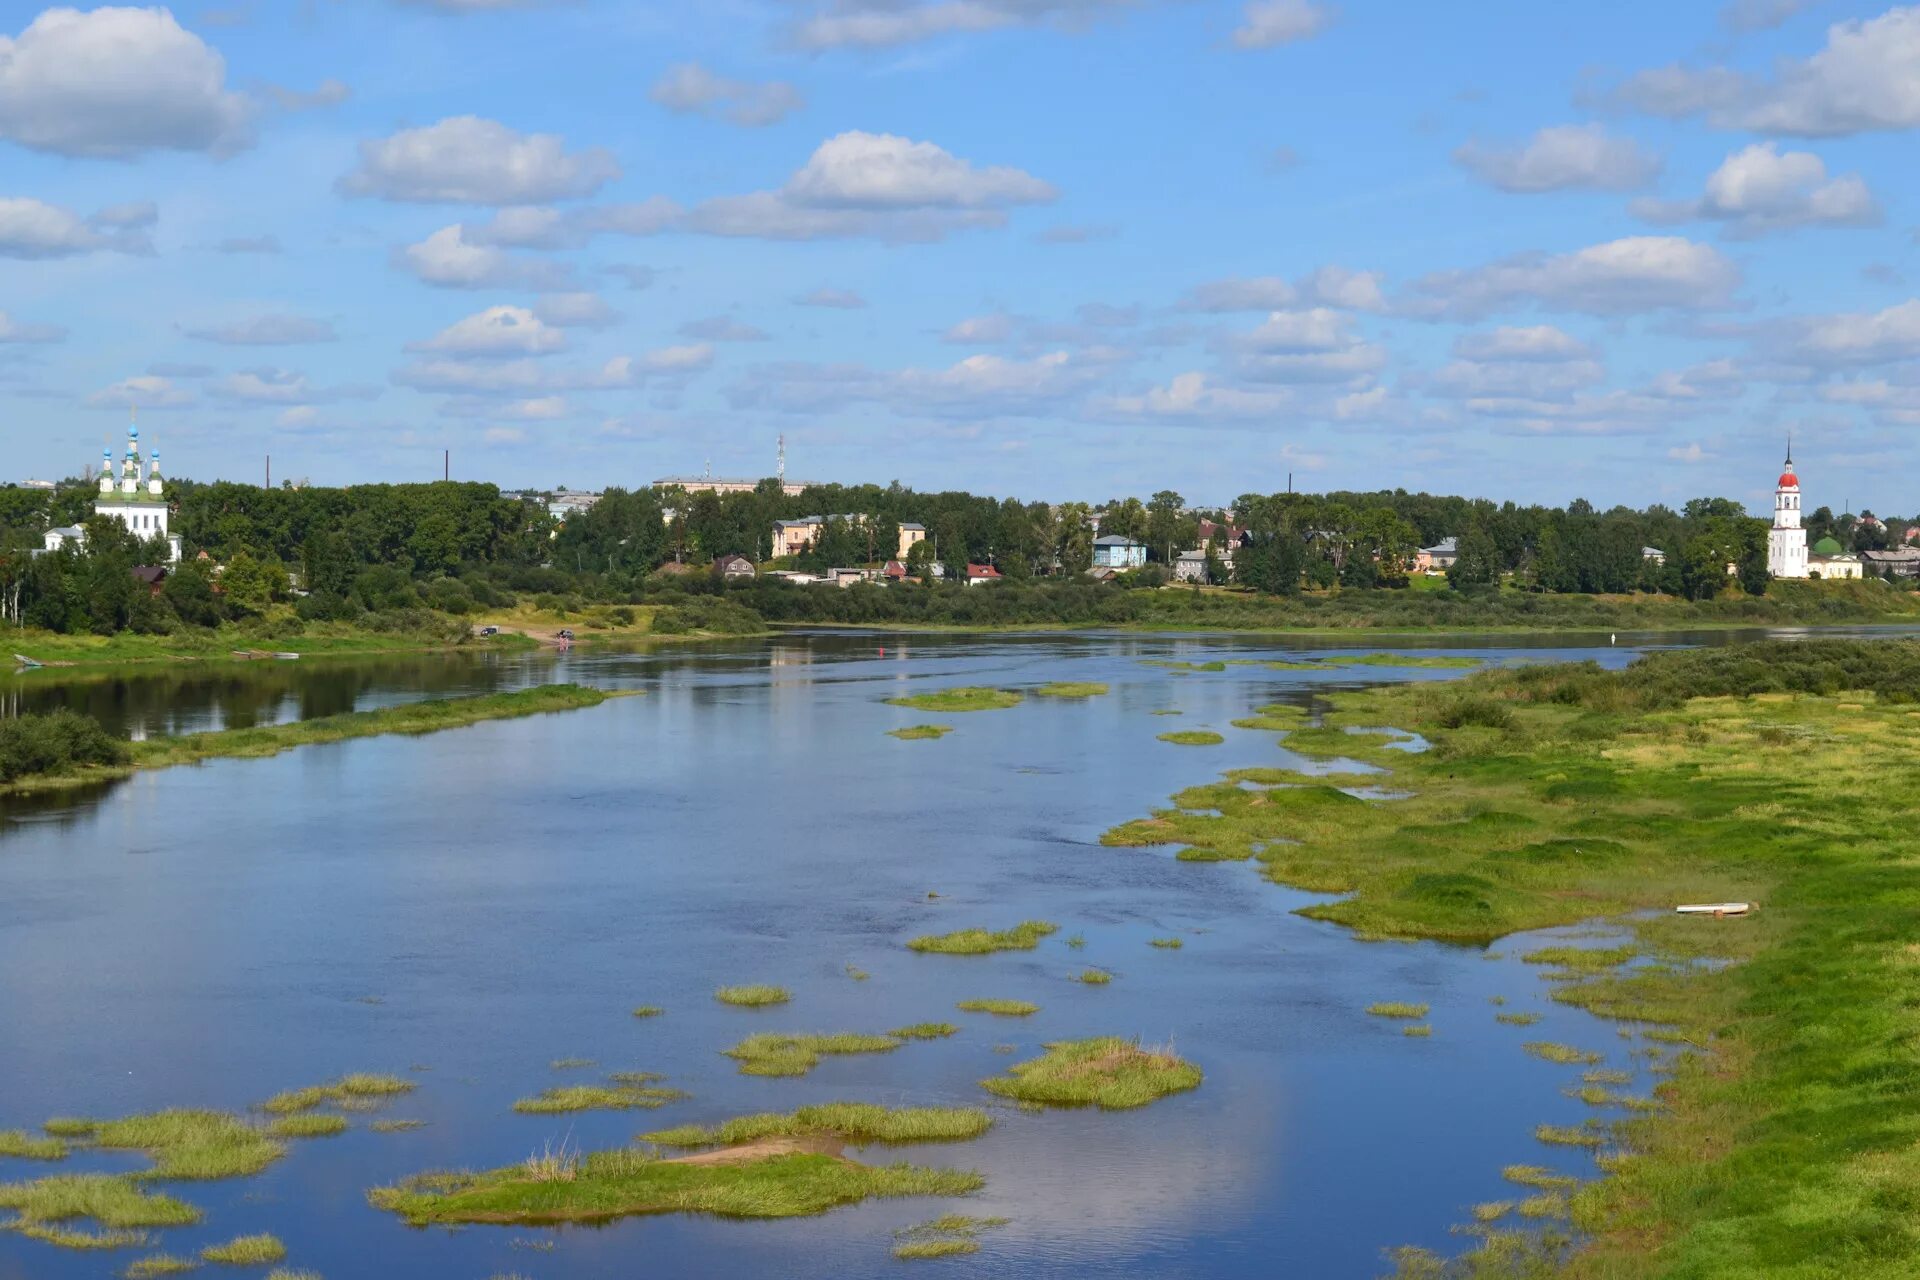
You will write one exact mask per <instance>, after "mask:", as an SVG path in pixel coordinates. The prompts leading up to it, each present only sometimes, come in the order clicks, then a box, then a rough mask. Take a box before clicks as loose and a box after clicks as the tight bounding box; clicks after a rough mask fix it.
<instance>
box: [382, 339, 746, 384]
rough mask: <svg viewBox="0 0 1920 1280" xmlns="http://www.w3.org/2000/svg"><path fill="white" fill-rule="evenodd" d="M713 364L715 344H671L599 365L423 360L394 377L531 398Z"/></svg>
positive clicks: (634, 381) (675, 373)
mask: <svg viewBox="0 0 1920 1280" xmlns="http://www.w3.org/2000/svg"><path fill="white" fill-rule="evenodd" d="M712 363H713V348H712V347H710V346H706V345H704V344H702V345H697V346H682V347H665V348H662V349H660V350H658V351H650V352H648V353H647V354H645V355H642V356H615V357H614V358H613V359H611V360H608V361H607V362H606V363H605V364H603V365H601V366H600V367H598V368H589V367H575V368H563V367H555V366H553V365H551V364H548V363H545V362H542V361H539V360H534V359H517V360H494V361H480V360H463V359H456V358H435V359H427V360H418V361H415V362H414V363H412V364H409V365H405V366H403V367H402V368H400V369H397V370H395V371H394V373H393V381H394V382H396V383H398V384H399V385H401V386H405V387H414V388H416V389H418V390H421V391H451V392H458V393H462V394H467V395H494V396H500V395H504V396H518V397H528V396H537V395H552V394H554V393H556V392H561V391H614V390H619V389H622V388H631V387H636V386H639V385H641V384H642V383H644V382H646V381H647V380H648V379H649V378H652V377H662V376H685V375H688V374H693V373H698V372H699V371H701V370H702V369H705V368H707V367H708V366H709V365H711V364H712Z"/></svg>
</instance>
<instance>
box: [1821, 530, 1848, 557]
mask: <svg viewBox="0 0 1920 1280" xmlns="http://www.w3.org/2000/svg"><path fill="white" fill-rule="evenodd" d="M1845 550H1846V548H1845V547H1843V546H1841V545H1840V544H1839V542H1837V541H1836V540H1835V539H1834V537H1833V535H1832V534H1828V535H1827V536H1826V537H1824V538H1822V539H1820V541H1818V542H1816V543H1814V544H1813V554H1814V555H1817V556H1837V555H1839V554H1840V553H1841V552H1843V551H1845Z"/></svg>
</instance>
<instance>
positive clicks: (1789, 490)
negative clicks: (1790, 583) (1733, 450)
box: [1767, 443, 1863, 578]
mask: <svg viewBox="0 0 1920 1280" xmlns="http://www.w3.org/2000/svg"><path fill="white" fill-rule="evenodd" d="M1767 572H1768V573H1769V574H1771V575H1772V576H1774V577H1776V578H1858V577H1860V576H1861V575H1862V572H1863V565H1862V564H1861V560H1860V557H1859V556H1857V555H1854V554H1853V553H1852V552H1850V551H1848V550H1847V549H1846V548H1844V547H1842V546H1841V545H1840V544H1839V543H1838V542H1836V541H1834V539H1833V538H1831V537H1826V538H1822V539H1820V541H1819V542H1817V543H1815V544H1814V545H1813V548H1812V550H1811V551H1809V550H1808V548H1807V531H1806V529H1804V528H1803V527H1801V524H1800V477H1799V476H1798V475H1797V474H1795V472H1794V469H1793V445H1792V444H1791V443H1789V444H1788V445H1787V469H1786V470H1785V471H1782V472H1781V473H1780V483H1779V484H1778V485H1776V486H1775V487H1774V490H1773V528H1772V529H1771V530H1769V531H1768V533H1767Z"/></svg>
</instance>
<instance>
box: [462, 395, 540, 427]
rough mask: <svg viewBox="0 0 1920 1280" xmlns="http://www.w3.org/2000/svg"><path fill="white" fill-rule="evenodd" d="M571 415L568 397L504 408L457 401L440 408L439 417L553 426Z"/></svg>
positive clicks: (514, 403)
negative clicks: (549, 423)
mask: <svg viewBox="0 0 1920 1280" xmlns="http://www.w3.org/2000/svg"><path fill="white" fill-rule="evenodd" d="M569 412H571V406H570V405H569V404H568V403H567V398H566V397H565V396H557V395H556V396H534V397H532V398H530V399H526V400H512V401H508V402H507V403H505V404H502V403H500V402H499V401H498V400H485V399H479V400H472V399H466V398H464V397H454V398H452V399H449V400H447V401H446V402H444V403H443V404H442V405H441V406H440V413H441V416H443V417H448V418H493V419H495V420H499V419H506V420H508V421H512V422H551V421H553V420H555V419H557V418H564V417H566V416H567V414H568V413H569Z"/></svg>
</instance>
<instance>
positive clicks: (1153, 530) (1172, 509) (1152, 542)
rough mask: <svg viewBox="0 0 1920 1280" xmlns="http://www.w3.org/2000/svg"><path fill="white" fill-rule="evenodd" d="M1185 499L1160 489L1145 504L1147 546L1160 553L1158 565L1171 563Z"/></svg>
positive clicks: (1168, 490)
mask: <svg viewBox="0 0 1920 1280" xmlns="http://www.w3.org/2000/svg"><path fill="white" fill-rule="evenodd" d="M1186 505H1187V504H1186V499H1184V498H1182V497H1181V496H1180V495H1179V494H1177V493H1175V492H1174V491H1173V490H1171V489H1162V490H1161V491H1160V492H1158V493H1156V494H1154V495H1153V497H1152V498H1150V499H1149V500H1148V502H1147V530H1146V537H1147V544H1148V545H1149V546H1151V547H1153V548H1155V549H1157V550H1158V551H1159V552H1160V563H1162V564H1172V563H1173V544H1174V540H1175V539H1176V538H1177V537H1178V536H1179V534H1180V509H1181V508H1182V507H1184V506H1186Z"/></svg>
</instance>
